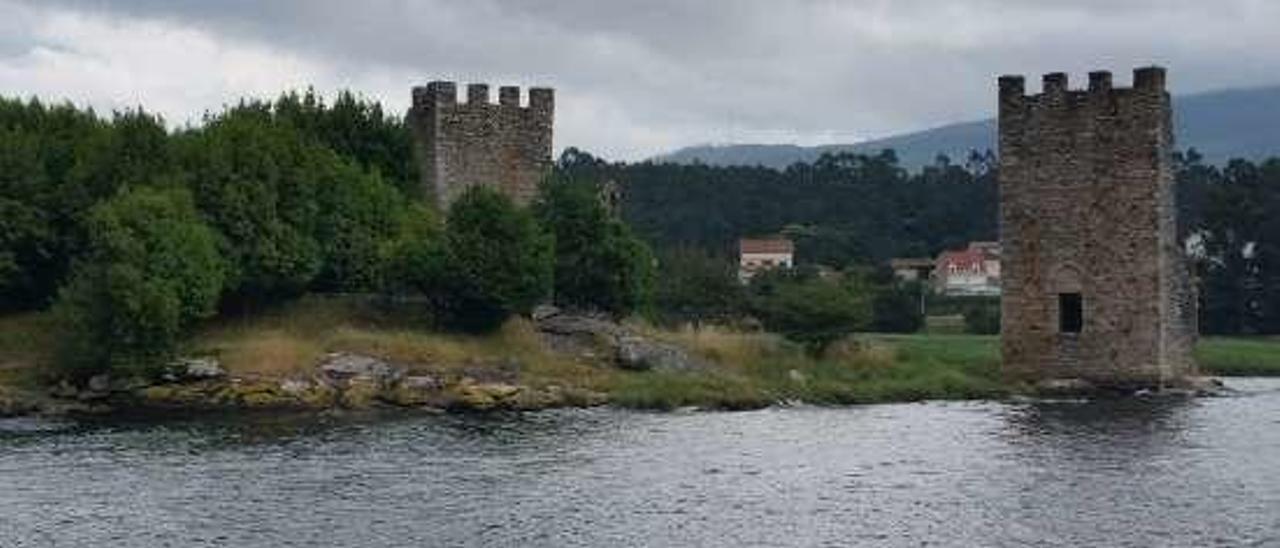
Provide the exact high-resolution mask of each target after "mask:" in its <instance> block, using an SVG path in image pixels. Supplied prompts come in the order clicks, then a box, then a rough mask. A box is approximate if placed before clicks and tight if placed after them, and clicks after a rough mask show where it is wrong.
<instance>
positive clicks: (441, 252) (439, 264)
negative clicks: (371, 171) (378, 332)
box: [381, 204, 449, 296]
mask: <svg viewBox="0 0 1280 548" xmlns="http://www.w3.org/2000/svg"><path fill="white" fill-rule="evenodd" d="M443 232H444V227H443V226H441V223H440V222H439V220H438V219H437V218H436V216H435V214H434V213H433V211H432V210H431V209H430V208H428V207H427V206H425V205H422V204H415V205H413V206H410V207H409V208H408V209H406V210H405V212H404V214H403V215H401V217H400V223H399V226H398V227H397V228H396V234H395V236H394V237H393V238H391V239H390V240H388V241H387V242H384V243H383V245H382V253H381V254H382V257H383V264H384V265H385V266H384V268H383V278H382V284H383V291H384V292H386V293H388V294H390V295H392V296H399V295H406V294H412V293H418V294H424V295H433V294H439V293H443V292H445V291H447V290H448V288H447V286H446V283H447V280H446V275H445V274H446V273H447V272H448V268H449V267H448V252H447V250H446V249H445V245H444V234H443Z"/></svg>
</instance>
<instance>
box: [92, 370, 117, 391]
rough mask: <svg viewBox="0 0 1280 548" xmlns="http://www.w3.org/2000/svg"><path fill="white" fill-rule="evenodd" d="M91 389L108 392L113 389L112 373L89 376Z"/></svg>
mask: <svg viewBox="0 0 1280 548" xmlns="http://www.w3.org/2000/svg"><path fill="white" fill-rule="evenodd" d="M87 386H88V388H89V390H91V391H93V392H106V391H108V390H111V375H108V374H106V373H103V374H101V375H94V376H92V377H89V384H88V385H87Z"/></svg>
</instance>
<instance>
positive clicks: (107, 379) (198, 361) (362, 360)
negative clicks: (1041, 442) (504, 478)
mask: <svg viewBox="0 0 1280 548" xmlns="http://www.w3.org/2000/svg"><path fill="white" fill-rule="evenodd" d="M533 319H534V324H535V326H536V327H537V329H538V332H539V335H540V336H541V337H542V339H543V341H544V342H545V344H546V345H547V347H548V348H550V349H552V350H553V351H554V352H555V353H556V354H557V355H561V356H563V357H564V358H565V359H573V360H586V361H590V362H592V363H597V364H599V367H614V368H618V369H623V370H631V371H648V370H658V371H691V370H696V369H700V368H704V367H707V366H708V365H709V364H708V363H706V362H703V361H701V360H699V359H697V358H695V357H693V356H691V355H690V354H689V353H688V352H686V351H684V350H683V349H681V348H679V347H676V346H673V345H669V344H666V343H663V342H660V341H655V340H652V339H650V338H647V337H644V336H642V335H640V334H638V333H636V332H635V331H634V330H632V329H628V328H627V327H625V326H622V325H620V324H618V323H616V322H613V321H611V320H610V319H608V318H605V317H602V316H597V315H591V314H570V313H565V312H562V311H560V310H558V309H555V308H551V307H543V308H541V309H539V310H538V311H536V313H535V314H534V318H533ZM520 370H521V365H520V363H519V361H518V360H517V359H515V358H512V359H508V360H506V361H503V362H496V363H478V362H477V363H471V364H468V365H467V366H466V367H462V368H454V369H451V370H449V371H439V372H430V373H428V372H423V371H421V368H420V367H414V366H413V365H412V364H398V363H394V362H391V361H388V360H384V359H382V358H380V357H377V356H371V355H363V354H355V353H344V352H336V353H330V354H328V355H326V356H324V358H323V359H322V360H320V361H319V363H317V364H315V366H314V367H313V368H312V369H311V370H310V371H308V372H306V373H305V374H293V375H288V376H284V377H277V376H270V375H252V374H250V375H233V374H230V373H228V372H227V371H226V370H225V369H223V367H222V366H221V365H220V364H219V362H218V361H217V359H216V358H213V357H195V358H184V359H180V360H177V361H175V362H174V363H173V364H172V365H171V366H170V367H169V370H168V372H167V373H166V374H165V375H163V376H162V377H161V378H160V379H158V380H144V379H133V378H125V379H121V378H112V377H111V376H109V375H105V374H103V375H98V376H95V377H92V378H90V379H89V380H88V381H87V382H85V383H83V385H74V384H72V383H69V382H66V381H63V382H61V383H59V384H57V385H55V386H52V387H47V388H41V389H37V388H28V389H18V388H13V387H9V388H6V387H4V386H2V385H0V417H12V416H21V415H52V416H61V415H76V414H109V413H113V412H117V411H138V410H175V409H181V410H199V411H204V410H208V411H215V410H254V409H259V410H271V409H279V410H302V411H307V410H311V411H323V410H330V409H351V410H360V409H373V408H379V407H383V408H405V409H423V410H442V411H492V410H537V409H549V408H557V407H592V406H599V405H604V404H607V403H608V402H609V395H608V394H606V393H603V392H598V391H593V390H587V389H583V388H580V387H574V386H565V385H559V384H554V383H539V384H537V385H534V384H530V383H525V382H522V381H521V376H520Z"/></svg>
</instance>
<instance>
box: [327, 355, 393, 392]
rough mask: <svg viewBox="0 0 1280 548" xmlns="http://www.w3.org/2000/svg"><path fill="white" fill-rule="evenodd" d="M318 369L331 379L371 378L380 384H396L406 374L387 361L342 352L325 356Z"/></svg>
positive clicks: (346, 380)
mask: <svg viewBox="0 0 1280 548" xmlns="http://www.w3.org/2000/svg"><path fill="white" fill-rule="evenodd" d="M318 369H319V370H320V373H321V374H322V375H323V376H324V377H325V378H326V379H328V380H330V381H336V382H349V381H351V380H353V379H361V380H371V381H373V382H374V383H375V384H377V385H380V386H389V385H392V384H395V383H396V382H398V381H399V380H400V378H401V377H403V376H404V371H403V370H401V369H400V368H398V367H396V366H394V365H391V364H389V363H387V362H385V361H382V360H379V359H377V358H373V357H369V356H362V355H359V354H347V353H342V352H338V353H333V354H329V355H327V356H325V358H324V361H322V362H321V363H320V365H319V367H318Z"/></svg>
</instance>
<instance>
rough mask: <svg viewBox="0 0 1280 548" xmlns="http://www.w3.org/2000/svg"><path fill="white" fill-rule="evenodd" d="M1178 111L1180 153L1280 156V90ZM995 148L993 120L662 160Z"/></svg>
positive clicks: (1236, 92)
mask: <svg viewBox="0 0 1280 548" xmlns="http://www.w3.org/2000/svg"><path fill="white" fill-rule="evenodd" d="M1173 104H1174V111H1175V112H1174V117H1175V118H1176V122H1175V125H1176V127H1177V136H1176V138H1177V146H1178V148H1179V149H1180V150H1181V149H1186V148H1190V147H1194V148H1195V149H1196V150H1198V151H1200V153H1201V154H1203V155H1204V157H1205V161H1206V162H1209V163H1214V164H1223V163H1226V161H1227V160H1229V159H1232V158H1245V159H1249V160H1254V161H1257V160H1261V159H1264V158H1267V157H1270V156H1280V86H1275V87H1265V88H1255V89H1232V90H1224V91H1214V92H1208V93H1198V94H1194V95H1184V96H1179V97H1176V98H1175V99H1174V103H1173ZM995 141H996V123H995V120H994V119H986V120H981V121H977V122H965V123H959V124H950V125H946V126H941V127H937V128H934V129H928V130H924V131H917V132H914V133H905V134H902V135H895V136H892V137H886V138H884V139H875V140H871V141H864V142H861V143H856V144H847V145H822V146H813V147H802V146H796V145H763V144H742V145H708V146H694V147H687V148H682V149H679V150H677V151H675V152H672V153H670V154H665V155H662V156H659V157H657V158H655V160H659V161H671V162H676V163H693V162H695V161H700V162H702V163H706V164H710V165H764V166H769V167H775V168H783V167H786V166H788V165H790V164H792V163H794V162H800V161H805V162H810V161H813V160H815V159H817V158H818V157H819V156H821V155H822V154H823V153H826V152H841V151H852V152H860V153H864V154H874V153H876V152H879V151H881V150H883V149H886V148H892V149H894V151H896V152H897V154H898V159H899V160H900V162H901V163H902V165H903V166H905V167H907V168H908V169H911V170H916V169H919V168H920V166H923V165H926V164H929V163H932V162H933V160H934V158H936V157H937V156H938V155H939V154H946V155H947V156H949V157H950V158H951V159H952V160H953V161H955V162H957V163H959V162H963V161H964V159H965V158H966V157H968V155H969V151H971V150H979V151H983V150H988V149H992V150H994V149H995V146H996V145H995Z"/></svg>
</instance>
